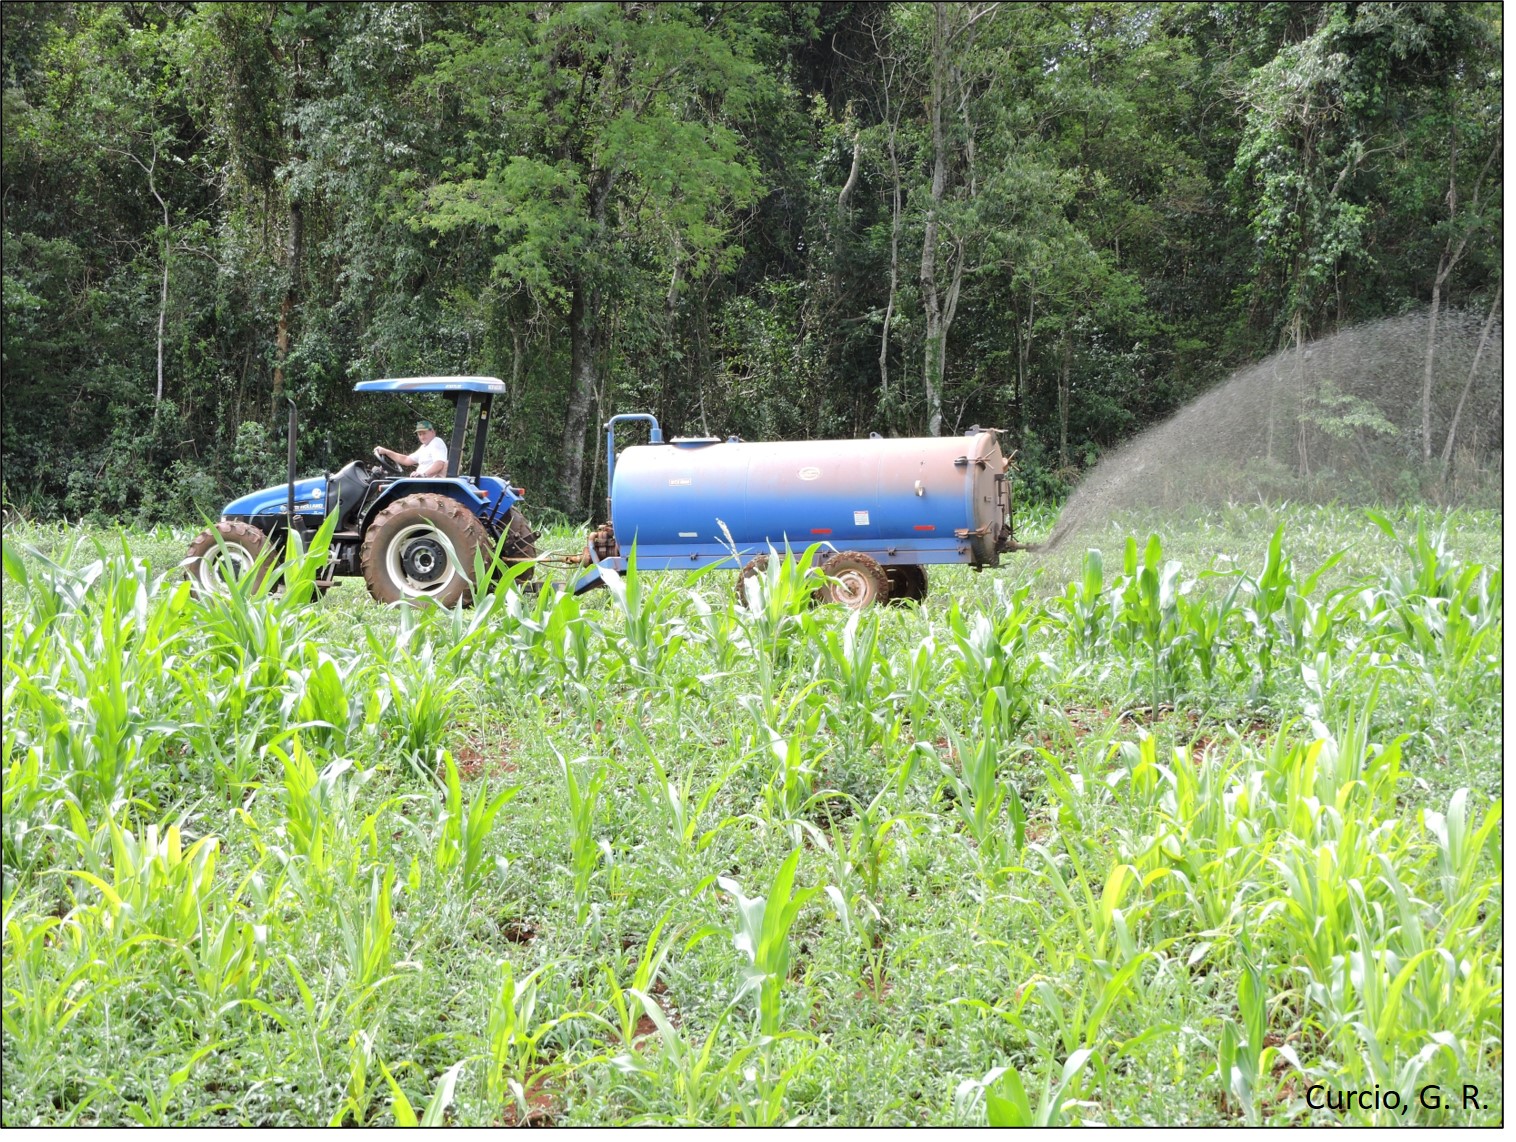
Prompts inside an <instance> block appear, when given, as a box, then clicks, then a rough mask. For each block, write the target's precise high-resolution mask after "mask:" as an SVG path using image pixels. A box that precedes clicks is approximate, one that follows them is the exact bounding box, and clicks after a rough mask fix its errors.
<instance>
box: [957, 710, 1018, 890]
mask: <svg viewBox="0 0 1516 1142" xmlns="http://www.w3.org/2000/svg"><path fill="white" fill-rule="evenodd" d="M1009 701H1010V699H1009V698H1008V697H1007V696H1006V693H1005V690H1004V689H1003V688H1001V687H996V688H995V689H993V690H990V691H988V692H987V693H986V694H985V695H984V699H983V702H982V703H981V704H980V711H979V720H978V721H977V722H976V723H975V726H974V730H973V732H972V733H971V734H970V735H969V737H967V738H965V737H962V736H960V735H959V734H958V733H957V732H956V731H954V730H953V729H952V728H951V727H950V728H949V729H948V740H949V741H950V742H951V743H952V746H953V752H954V754H955V755H956V756H957V759H958V764H959V767H960V768H961V770H962V772H961V774H960V772H959V770H958V769H955V768H954V767H953V766H952V765H951V764H950V763H949V762H943V763H942V773H943V777H944V779H945V781H946V784H947V786H948V788H950V789H952V790H953V792H954V802H955V806H956V808H957V810H958V815H959V817H960V818H961V819H962V821H963V823H964V826H965V828H966V829H967V830H968V834H969V836H970V837H972V838H973V840H974V844H975V847H976V849H977V852H978V856H979V861H980V867H981V875H983V876H984V877H985V878H986V880H987V882H988V883H990V884H992V885H995V884H999V883H1000V881H1001V871H1000V870H1001V869H1002V867H1003V866H1004V865H1005V864H1007V863H1008V856H1009V854H1010V852H1019V851H1020V849H1021V846H1022V844H1023V843H1024V842H1025V840H1026V811H1025V808H1024V806H1023V805H1022V801H1021V794H1020V793H1019V792H1018V791H1017V789H1016V786H1015V783H1014V782H1012V781H1010V780H1009V779H1002V778H1001V776H1000V764H1001V761H1002V759H1003V758H1004V757H1005V756H1006V755H1007V754H1008V753H1010V752H1012V751H1011V750H1009V749H1008V748H1007V746H1006V744H1005V741H1004V739H1003V738H1002V736H1001V734H1002V732H1003V731H1002V729H1001V727H1002V726H1004V725H1005V723H1006V722H1007V721H1008V720H1010V719H1008V718H1007V717H1006V715H1005V714H1004V713H1003V710H1004V707H1005V706H1006V705H1008V704H1009ZM1002 816H1005V817H1007V818H1008V819H1009V823H1010V828H1011V836H1010V849H1009V850H1008V849H1007V847H1006V836H1005V826H1004V825H1003V824H1002Z"/></svg>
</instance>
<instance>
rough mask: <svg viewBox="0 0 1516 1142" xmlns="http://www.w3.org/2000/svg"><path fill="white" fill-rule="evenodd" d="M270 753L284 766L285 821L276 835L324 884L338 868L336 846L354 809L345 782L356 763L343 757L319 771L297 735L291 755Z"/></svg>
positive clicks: (278, 750)
mask: <svg viewBox="0 0 1516 1142" xmlns="http://www.w3.org/2000/svg"><path fill="white" fill-rule="evenodd" d="M268 752H269V753H271V754H273V755H274V756H275V757H277V758H278V759H279V761H280V763H281V764H282V766H283V767H284V783H283V793H284V813H285V822H284V824H283V825H282V826H281V827H280V828H279V829H277V830H276V832H278V833H280V834H282V836H283V839H284V840H285V842H286V843H287V844H288V845H289V848H290V855H292V856H294V857H298V858H301V860H303V862H304V865H305V872H306V873H308V874H311V875H313V876H314V877H315V878H316V879H317V881H318V882H321V883H324V882H325V881H326V879H327V877H328V875H329V874H330V873H331V871H332V869H333V867H334V866H333V857H334V854H333V852H332V851H331V850H332V844H333V842H334V840H335V839H336V837H337V836H338V835H340V834H341V833H342V832H343V822H344V818H345V816H346V813H347V810H348V809H349V808H350V806H351V793H350V791H349V789H348V784H347V783H345V782H344V781H343V780H342V779H343V775H344V774H346V773H348V772H349V771H350V770H351V769H352V766H353V763H352V761H351V760H349V759H347V758H340V759H338V760H336V761H333V762H331V763H330V764H328V765H327V766H325V767H324V768H323V769H321V770H317V769H316V766H315V763H314V762H312V761H311V758H310V754H308V753H307V752H306V749H305V746H304V744H303V743H302V742H301V741H300V738H299V737H298V736H295V735H293V734H292V735H291V742H290V749H289V752H288V753H286V752H285V751H284V750H283V749H281V748H280V747H279V746H277V745H270V746H269V747H268ZM302 879H305V876H304V875H302Z"/></svg>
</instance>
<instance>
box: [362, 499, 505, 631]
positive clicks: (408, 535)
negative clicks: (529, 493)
mask: <svg viewBox="0 0 1516 1142" xmlns="http://www.w3.org/2000/svg"><path fill="white" fill-rule="evenodd" d="M488 551H489V534H488V533H487V532H486V531H485V530H484V524H483V523H481V522H480V520H479V517H478V516H476V515H475V514H474V513H473V512H471V511H469V510H468V508H466V507H464V506H463V505H462V504H460V503H459V502H458V501H457V500H453V499H449V498H448V497H446V496H438V495H432V494H430V493H422V494H420V495H414V496H405V497H404V498H402V499H399V500H396V501H395V502H394V503H392V504H391V505H390V506H389V507H387V508H385V509H384V510H383V511H382V512H380V513H379V514H378V515H377V516H375V517H374V522H373V523H371V524H370V525H369V527H368V530H367V531H366V532H365V533H364V536H363V548H362V550H361V552H360V554H359V562H360V563H361V564H362V566H363V580H364V582H365V583H367V584H368V590H369V594H371V595H373V596H374V598H376V599H378V600H379V601H380V602H381V603H399V602H406V603H413V604H415V605H417V606H423V605H425V604H427V603H436V604H438V605H439V606H444V607H455V606H457V605H458V604H459V603H460V602H462V603H471V602H473V581H472V576H473V574H474V556H475V554H484V553H487V552H488Z"/></svg>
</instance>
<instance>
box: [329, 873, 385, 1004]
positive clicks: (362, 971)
mask: <svg viewBox="0 0 1516 1142" xmlns="http://www.w3.org/2000/svg"><path fill="white" fill-rule="evenodd" d="M394 894H395V866H394V865H393V864H391V865H389V866H387V867H386V868H385V870H384V873H383V875H382V876H381V874H380V872H379V870H378V869H375V870H374V871H373V874H372V876H371V877H370V879H369V891H368V903H367V906H366V907H365V906H360V907H357V908H345V909H342V910H341V911H339V912H338V915H337V933H338V936H339V937H340V941H341V945H342V953H343V963H342V969H343V970H344V973H345V975H344V981H345V984H346V988H347V990H348V992H349V993H351V994H354V995H355V999H354V1001H353V1004H352V1006H353V1007H354V1008H355V1009H356V1008H358V1007H360V1006H362V1005H363V1004H364V1003H366V1001H367V1000H368V999H369V998H370V997H371V996H372V995H373V994H374V993H375V992H377V991H378V990H379V989H380V988H381V987H382V986H383V985H384V984H386V983H388V982H389V981H390V980H392V979H394V978H395V977H394V975H393V974H391V971H390V969H391V966H392V965H393V963H394V937H395V914H394V909H393V906H392V904H391V900H392V899H393V897H394Z"/></svg>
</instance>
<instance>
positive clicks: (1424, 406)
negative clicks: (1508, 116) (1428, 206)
mask: <svg viewBox="0 0 1516 1142" xmlns="http://www.w3.org/2000/svg"><path fill="white" fill-rule="evenodd" d="M1503 142H1504V140H1503V139H1502V137H1501V136H1500V134H1499V132H1497V133H1496V136H1495V145H1494V146H1493V147H1491V148H1490V154H1489V157H1488V158H1486V159H1485V160H1484V166H1483V167H1481V168H1480V171H1479V177H1478V178H1476V179H1475V180H1474V192H1473V195H1472V196H1471V197H1470V199H1469V210H1468V213H1469V214H1471V215H1473V218H1474V222H1473V225H1472V226H1470V227H1469V228H1468V229H1466V230H1464V232H1463V233H1462V234H1461V235H1459V234H1456V233H1455V234H1450V235H1449V236H1448V240H1447V244H1446V245H1444V246H1443V249H1442V257H1441V258H1439V259H1438V261H1437V276H1436V277H1435V278H1433V279H1432V316H1431V319H1430V320H1429V321H1428V323H1427V359H1426V368H1425V369H1424V370H1423V372H1422V377H1421V462H1422V463H1423V464H1430V463H1431V462H1432V372H1433V370H1432V366H1433V363H1434V360H1435V358H1436V354H1437V315H1438V310H1439V309H1440V308H1441V305H1442V285H1443V283H1444V282H1445V281H1447V280H1448V276H1449V275H1450V274H1451V273H1452V272H1453V270H1454V269H1455V268H1456V267H1457V265H1458V263H1459V262H1461V261H1462V260H1463V253H1464V250H1465V249H1467V248H1468V244H1469V239H1470V238H1472V237H1473V236H1474V234H1475V233H1476V232H1478V230H1479V229H1480V228H1481V226H1482V225H1483V220H1482V219H1481V218H1480V216H1479V196H1480V195H1481V194H1482V193H1483V191H1484V178H1485V175H1487V174H1488V173H1489V171H1490V166H1491V165H1492V164H1493V163H1494V162H1495V159H1496V158H1497V157H1498V156H1499V154H1500V148H1501V144H1502V143H1503ZM1446 201H1447V204H1448V221H1449V222H1453V223H1456V222H1457V221H1458V148H1457V146H1456V145H1455V146H1453V147H1452V148H1450V150H1449V158H1448V193H1447V199H1446ZM1455 239H1456V241H1455Z"/></svg>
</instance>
